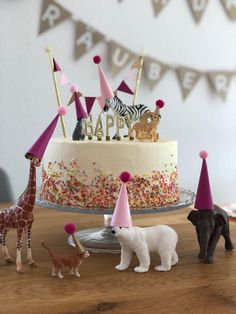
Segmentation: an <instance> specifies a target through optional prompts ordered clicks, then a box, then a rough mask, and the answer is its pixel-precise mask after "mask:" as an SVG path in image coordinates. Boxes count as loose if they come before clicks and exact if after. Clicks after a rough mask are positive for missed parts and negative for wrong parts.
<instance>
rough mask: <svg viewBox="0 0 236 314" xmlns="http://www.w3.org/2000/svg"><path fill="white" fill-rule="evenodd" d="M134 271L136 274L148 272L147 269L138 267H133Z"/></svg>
mask: <svg viewBox="0 0 236 314" xmlns="http://www.w3.org/2000/svg"><path fill="white" fill-rule="evenodd" d="M134 271H135V272H136V273H146V272H147V271H148V268H144V267H141V266H138V267H135V269H134Z"/></svg>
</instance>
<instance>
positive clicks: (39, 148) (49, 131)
mask: <svg viewBox="0 0 236 314" xmlns="http://www.w3.org/2000/svg"><path fill="white" fill-rule="evenodd" d="M57 112H58V114H57V115H56V117H55V118H54V119H53V120H52V122H51V123H50V124H49V126H48V127H47V128H46V129H45V130H44V131H43V133H42V134H41V135H40V137H39V138H38V139H37V141H36V142H35V143H34V145H33V146H32V147H31V148H30V149H29V150H28V152H27V153H26V154H25V157H26V158H30V156H35V157H37V158H38V159H39V160H40V161H41V160H42V158H43V154H44V152H45V150H46V148H47V145H48V142H49V141H50V139H51V137H52V135H53V132H54V130H55V128H56V125H57V121H58V118H59V117H60V116H63V115H65V114H66V113H67V108H65V107H63V106H60V107H58V109H57Z"/></svg>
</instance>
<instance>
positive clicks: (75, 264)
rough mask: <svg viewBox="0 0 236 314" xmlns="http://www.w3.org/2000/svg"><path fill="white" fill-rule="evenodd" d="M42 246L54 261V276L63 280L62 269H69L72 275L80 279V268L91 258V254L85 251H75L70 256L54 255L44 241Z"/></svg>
mask: <svg viewBox="0 0 236 314" xmlns="http://www.w3.org/2000/svg"><path fill="white" fill-rule="evenodd" d="M42 246H43V247H44V248H45V249H46V250H47V251H48V253H49V255H50V256H51V259H52V263H53V266H52V276H54V277H56V276H57V277H58V278H60V279H63V278H64V277H63V275H62V269H63V268H66V267H68V268H69V270H70V275H74V276H75V277H80V274H79V267H80V265H81V264H82V263H83V261H84V260H85V259H86V258H88V257H89V252H88V251H86V250H84V251H83V252H78V251H75V252H74V253H70V254H69V253H68V254H54V253H53V252H52V250H51V249H50V248H49V247H48V246H47V245H46V244H45V243H44V242H43V241H42Z"/></svg>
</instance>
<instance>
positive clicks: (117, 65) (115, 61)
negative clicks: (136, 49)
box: [108, 41, 135, 77]
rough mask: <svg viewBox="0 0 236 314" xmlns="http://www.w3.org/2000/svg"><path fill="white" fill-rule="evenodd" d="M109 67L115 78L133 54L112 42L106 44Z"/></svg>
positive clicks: (133, 56) (132, 57)
mask: <svg viewBox="0 0 236 314" xmlns="http://www.w3.org/2000/svg"><path fill="white" fill-rule="evenodd" d="M108 51H109V65H110V69H111V73H112V76H113V77H115V76H116V75H117V74H118V73H119V72H120V71H121V70H122V69H123V68H124V67H125V66H126V65H127V64H128V63H129V62H130V61H131V60H132V59H134V58H135V54H134V53H133V52H131V51H130V50H128V49H127V48H125V47H123V46H121V45H120V44H117V43H116V42H114V41H110V42H108Z"/></svg>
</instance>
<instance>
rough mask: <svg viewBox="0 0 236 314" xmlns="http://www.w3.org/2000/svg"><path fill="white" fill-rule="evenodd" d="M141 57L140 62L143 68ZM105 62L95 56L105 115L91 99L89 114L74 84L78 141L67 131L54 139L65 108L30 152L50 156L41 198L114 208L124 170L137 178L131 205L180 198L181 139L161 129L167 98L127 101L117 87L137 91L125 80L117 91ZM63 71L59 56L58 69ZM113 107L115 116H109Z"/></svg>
mask: <svg viewBox="0 0 236 314" xmlns="http://www.w3.org/2000/svg"><path fill="white" fill-rule="evenodd" d="M140 60H141V59H139V60H138V62H136V63H135V65H137V69H140ZM100 61H101V58H100V57H99V56H95V57H94V63H96V64H98V70H99V78H100V90H101V96H99V97H97V100H98V102H99V105H100V108H101V113H100V114H99V115H97V116H95V117H93V116H92V115H91V114H90V111H91V103H90V107H88V106H87V103H86V108H87V112H86V111H85V110H84V108H83V105H82V102H81V98H82V97H81V96H82V93H80V92H79V91H78V88H77V86H76V85H71V87H70V91H71V92H72V97H71V99H72V101H70V102H69V104H70V103H74V104H75V109H76V118H77V123H76V126H75V129H74V132H73V134H72V139H71V138H68V137H66V136H65V134H64V138H56V139H52V138H51V136H52V133H53V132H54V129H55V126H56V123H57V121H58V119H59V115H60V114H65V113H66V110H65V109H64V108H59V112H58V115H57V116H56V118H54V120H53V121H52V122H51V124H50V125H49V127H48V128H47V129H46V130H45V131H44V133H43V134H42V136H41V137H40V138H39V140H38V141H37V142H36V143H35V144H34V146H33V147H32V148H31V149H30V150H29V151H28V153H27V154H28V155H30V156H31V155H33V156H37V157H38V158H39V160H41V158H42V156H43V155H44V159H43V171H42V188H41V197H42V198H44V199H46V200H48V201H50V202H53V203H57V204H60V205H66V206H73V207H79V208H87V209H95V208H98V209H114V207H115V204H116V201H117V198H118V194H119V190H120V180H119V174H120V173H121V172H122V171H129V172H130V173H131V176H132V177H131V180H130V181H129V183H128V185H127V190H128V196H129V204H130V207H131V209H137V210H138V209H151V208H156V207H158V206H164V205H166V204H170V203H174V202H176V201H177V200H178V199H179V187H178V171H177V142H176V141H171V140H161V139H159V134H158V133H157V126H158V124H159V122H160V119H161V114H160V109H161V108H162V107H163V106H164V101H163V100H160V99H159V100H157V101H156V109H155V111H151V110H150V108H149V107H148V106H146V105H144V104H137V105H135V104H133V105H126V104H124V103H123V102H122V101H121V99H120V98H118V96H117V91H118V90H119V91H123V92H128V93H132V91H131V89H130V88H128V85H127V84H126V83H125V81H122V83H121V84H120V85H119V87H118V88H117V89H116V91H115V92H113V91H112V89H111V87H110V85H109V83H108V81H107V79H106V77H105V74H104V72H103V70H102V68H101V67H100V65H99V63H100ZM59 70H60V67H59V66H58V65H57V63H56V62H55V60H54V71H59ZM83 97H84V96H83ZM84 98H85V101H86V97H84ZM87 98H89V99H90V100H91V97H87ZM89 108H90V110H88V109H89ZM109 109H111V110H110V112H112V113H113V114H109V112H108V111H109ZM101 114H102V115H101ZM102 117H103V119H102ZM104 119H105V121H104ZM61 120H63V117H61ZM102 120H103V121H102ZM104 125H105V127H104ZM62 126H63V125H62ZM125 128H126V130H125ZM121 129H123V131H124V133H125V132H126V134H127V133H128V134H127V136H126V137H123V136H122V135H121V133H122V132H121ZM111 132H112V133H113V134H111ZM45 150H46V151H45ZM44 152H45V154H44Z"/></svg>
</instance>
